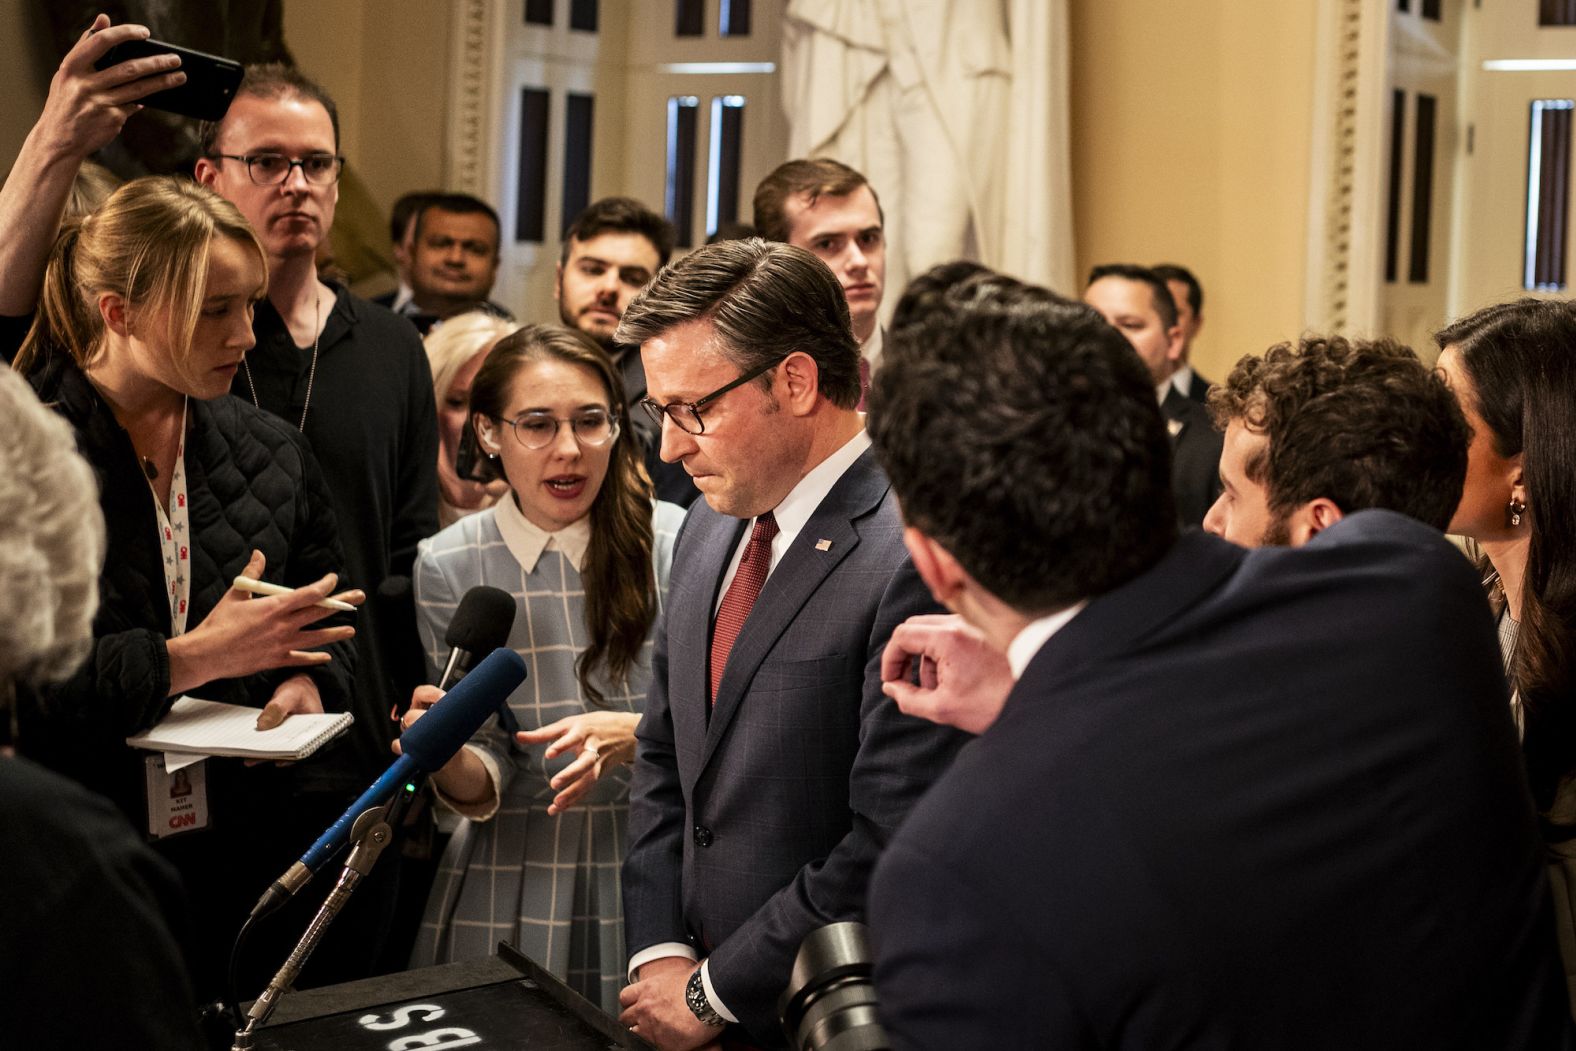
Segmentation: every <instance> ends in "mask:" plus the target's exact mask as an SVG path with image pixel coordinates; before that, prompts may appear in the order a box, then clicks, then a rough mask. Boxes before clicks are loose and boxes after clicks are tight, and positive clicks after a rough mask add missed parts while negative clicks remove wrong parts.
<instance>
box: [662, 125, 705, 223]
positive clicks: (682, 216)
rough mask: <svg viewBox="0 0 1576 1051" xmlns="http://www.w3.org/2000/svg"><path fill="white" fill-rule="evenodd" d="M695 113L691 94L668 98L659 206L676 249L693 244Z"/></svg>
mask: <svg viewBox="0 0 1576 1051" xmlns="http://www.w3.org/2000/svg"><path fill="white" fill-rule="evenodd" d="M699 112H700V100H699V99H697V98H696V97H695V96H693V95H676V96H674V97H673V98H670V99H668V178H667V192H666V193H665V194H664V195H663V203H664V204H665V205H666V208H667V213H668V221H669V222H671V223H672V224H673V226H674V228H675V231H676V232H677V234H678V238H677V240H678V245H679V247H680V248H689V247H692V246H693V245H694V243H695V234H694V231H695V118H696V115H697V114H698V113H699Z"/></svg>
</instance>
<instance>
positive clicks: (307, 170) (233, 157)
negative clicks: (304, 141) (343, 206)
mask: <svg viewBox="0 0 1576 1051" xmlns="http://www.w3.org/2000/svg"><path fill="white" fill-rule="evenodd" d="M208 159H209V160H213V161H240V162H242V163H243V164H245V165H246V174H247V175H249V176H250V177H251V179H252V183H253V184H254V185H256V186H278V185H279V184H280V183H282V182H284V181H285V180H286V179H288V178H290V169H291V168H300V169H301V174H302V175H303V176H305V177H306V181H307V182H309V183H311V184H312V185H313V186H332V185H334V183H336V182H338V181H339V173H340V172H341V171H343V170H344V167H345V158H343V157H336V156H335V155H334V154H332V153H309V154H307V155H306V156H305V157H286V156H285V155H284V154H282V153H247V154H235V153H214V154H209V156H208Z"/></svg>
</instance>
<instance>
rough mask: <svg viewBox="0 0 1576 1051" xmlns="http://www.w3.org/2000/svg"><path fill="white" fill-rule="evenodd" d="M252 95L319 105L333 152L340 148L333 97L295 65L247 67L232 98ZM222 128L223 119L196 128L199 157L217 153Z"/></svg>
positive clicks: (207, 121)
mask: <svg viewBox="0 0 1576 1051" xmlns="http://www.w3.org/2000/svg"><path fill="white" fill-rule="evenodd" d="M243 95H252V96H254V97H256V98H264V99H283V98H304V99H310V100H312V101H313V102H316V103H318V104H319V105H321V106H322V107H323V108H324V109H325V110H327V111H328V122H329V123H330V124H332V125H333V126H334V149H335V150H336V151H338V149H339V107H337V106H335V105H334V99H333V96H331V95H329V93H328V92H327V91H326V90H324V88H323V86H322V85H321V84H319V83H318V82H317V81H315V80H312V79H310V78H309V77H307V76H306V75H305V74H303V73H302V72H301V71H300V70H298V69H296V68H295V67H294V66H287V65H285V64H284V63H282V62H264V63H262V64H260V65H252V66H247V67H246V73H245V74H244V75H243V76H242V77H241V85H240V87H238V88H236V89H235V97H236V98H240V97H241V96H243ZM223 128H224V118H222V117H221V118H220V119H218V120H205V121H203V122H202V123H201V124H199V125H198V126H197V149H198V155H199V156H202V157H212V156H214V155H216V154H217V153H218V151H219V132H220V131H221V130H223Z"/></svg>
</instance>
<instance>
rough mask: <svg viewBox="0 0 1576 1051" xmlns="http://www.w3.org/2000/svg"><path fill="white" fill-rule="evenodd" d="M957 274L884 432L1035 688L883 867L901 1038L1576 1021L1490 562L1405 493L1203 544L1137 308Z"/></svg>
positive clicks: (893, 382)
mask: <svg viewBox="0 0 1576 1051" xmlns="http://www.w3.org/2000/svg"><path fill="white" fill-rule="evenodd" d="M948 295H949V298H947V299H945V300H944V301H942V303H941V304H940V305H939V306H938V305H937V304H936V303H931V304H930V305H929V307H928V308H927V310H925V311H921V312H919V314H918V316H917V317H916V316H912V315H910V314H908V313H906V312H905V310H904V308H903V307H901V306H900V307H899V311H898V316H897V318H895V319H894V326H893V331H892V343H891V344H890V345H889V348H888V353H889V355H891V357H890V358H889V367H888V368H886V369H883V370H882V371H881V372H880V373H878V374H877V376H876V381H875V385H874V387H873V389H872V392H871V401H872V409H871V426H872V431H873V437H874V440H875V446H876V450H877V452H878V454H879V456H880V458H881V460H882V462H883V464H884V465H885V466H886V468H887V470H888V472H889V473H890V476H891V478H892V481H893V487H894V488H895V489H896V490H897V492H898V495H899V498H900V500H901V502H902V506H903V512H904V515H905V518H906V520H907V523H908V526H909V529H908V533H907V539H908V544H909V548H910V551H911V552H912V554H913V557H914V562H915V565H916V567H917V569H918V571H919V573H920V575H921V576H922V577H923V578H924V579H925V581H926V582H927V583H928V584H929V585H930V587H931V589H932V591H933V592H935V594H936V596H937V597H938V598H939V599H940V600H941V601H943V602H944V603H946V604H947V605H948V606H950V607H952V608H953V609H955V610H957V611H959V612H961V613H962V614H963V615H964V616H965V617H967V618H968V619H969V620H970V621H971V622H973V623H974V624H975V625H976V626H977V627H978V628H980V630H981V631H982V632H983V633H984V634H985V636H986V637H987V638H988V639H990V640H991V641H992V642H993V643H994V644H995V645H996V646H998V647H1000V648H1002V649H1004V650H1005V651H1006V653H1007V655H1008V659H1009V661H1010V663H1011V665H1012V669H1013V672H1014V674H1015V675H1016V676H1017V680H1018V681H1017V685H1016V687H1015V689H1014V691H1013V693H1012V694H1011V696H1010V697H1009V698H1008V700H1007V703H1006V706H1005V707H1004V709H1003V710H1002V713H1001V715H1000V717H999V718H998V719H997V720H996V722H995V723H994V725H992V726H991V727H990V728H989V729H988V730H987V731H986V732H985V733H984V734H983V735H982V736H981V737H980V738H978V740H977V741H975V742H974V743H973V744H972V745H970V746H969V747H968V748H967V749H965V750H964V752H963V753H962V754H961V755H960V756H959V759H958V762H957V763H956V764H955V765H954V766H953V768H952V769H951V770H950V771H949V772H948V773H947V774H946V775H945V776H944V777H943V778H942V780H941V782H940V783H939V784H937V786H936V787H935V788H934V789H933V790H932V791H931V792H930V793H929V794H928V795H927V796H926V797H925V798H924V799H923V800H922V801H921V802H920V803H919V805H918V806H916V807H915V809H914V811H913V813H912V814H911V815H910V817H909V820H908V821H907V823H906V824H905V825H904V826H903V828H902V829H901V830H900V831H899V833H898V835H897V838H896V839H895V840H894V841H893V842H892V844H891V845H890V846H889V847H888V849H887V850H886V852H885V853H884V855H883V857H882V861H881V863H880V865H879V866H878V868H877V871H876V875H875V877H874V880H873V883H872V889H871V899H870V924H871V928H872V937H873V942H874V946H875V951H876V969H875V985H876V993H877V998H878V1002H879V1004H880V1010H881V1016H882V1019H883V1021H884V1023H885V1025H886V1027H887V1030H888V1034H889V1035H890V1037H891V1045H890V1046H892V1047H894V1048H898V1049H905V1051H906V1049H910V1048H948V1049H950V1048H959V1047H971V1048H972V1047H991V1048H996V1047H1013V1048H1031V1047H1034V1048H1038V1047H1045V1048H1057V1049H1064V1048H1133V1049H1139V1048H1154V1047H1171V1048H1225V1047H1242V1048H1248V1047H1253V1048H1261V1047H1262V1048H1277V1049H1292V1051H1296V1049H1302V1048H1307V1049H1314V1048H1320V1049H1323V1048H1335V1047H1339V1048H1358V1049H1364V1048H1373V1049H1379V1048H1394V1047H1427V1048H1460V1049H1463V1051H1466V1049H1477V1048H1490V1047H1492V1048H1512V1047H1514V1048H1565V1047H1570V1046H1572V1042H1573V1036H1572V1030H1571V1018H1570V1013H1569V1004H1568V1001H1567V998H1566V994H1565V990H1564V987H1563V982H1562V976H1561V972H1560V969H1559V963H1558V958H1557V954H1556V951H1555V944H1554V937H1553V932H1552V929H1551V927H1552V924H1551V922H1550V921H1551V918H1552V917H1551V915H1550V905H1549V902H1548V895H1547V888H1546V886H1545V883H1544V880H1543V876H1542V873H1541V871H1540V870H1541V858H1540V852H1539V844H1538V836H1537V830H1536V827H1535V823H1534V818H1533V814H1532V810H1531V806H1530V801H1529V799H1528V794H1527V788H1526V784H1525V780H1524V777H1523V774H1522V769H1521V768H1522V764H1521V761H1520V757H1519V754H1518V750H1517V745H1516V735H1515V730H1514V727H1513V726H1512V725H1511V721H1510V718H1509V711H1508V706H1507V703H1506V697H1505V687H1504V679H1503V675H1502V673H1501V670H1500V664H1499V652H1498V648H1497V646H1496V644H1495V639H1494V634H1493V629H1492V626H1491V624H1490V622H1489V617H1488V615H1487V610H1486V608H1485V606H1484V603H1483V602H1482V598H1481V593H1480V589H1479V588H1478V586H1477V581H1476V579H1475V576H1474V574H1473V573H1472V571H1471V569H1470V567H1469V566H1468V565H1467V563H1466V562H1465V561H1464V560H1463V559H1461V558H1460V556H1459V555H1458V554H1457V553H1456V552H1455V551H1454V550H1453V549H1452V548H1451V547H1450V546H1449V545H1448V544H1447V543H1446V542H1445V541H1444V539H1443V538H1442V537H1441V536H1440V535H1439V532H1438V530H1437V529H1433V528H1431V527H1429V526H1425V525H1423V524H1421V523H1418V522H1416V521H1414V520H1412V519H1409V518H1405V517H1403V516H1400V515H1396V514H1393V513H1391V512H1388V511H1363V512H1359V513H1357V514H1354V515H1352V516H1350V517H1348V518H1347V519H1346V520H1345V521H1342V522H1340V523H1338V524H1336V525H1334V526H1332V527H1331V528H1329V529H1327V530H1324V531H1323V532H1322V533H1320V534H1319V535H1318V536H1317V537H1315V538H1314V539H1313V540H1312V541H1311V542H1310V543H1308V544H1306V545H1304V546H1303V547H1301V548H1298V549H1288V548H1271V549H1263V550H1260V551H1255V552H1251V553H1250V552H1245V551H1243V550H1242V549H1240V548H1237V547H1235V546H1232V545H1228V544H1226V543H1224V542H1223V541H1220V540H1219V539H1217V538H1214V537H1210V536H1206V535H1203V534H1200V533H1197V532H1192V531H1189V532H1187V533H1186V534H1183V535H1182V536H1181V538H1180V539H1178V536H1177V532H1176V529H1175V527H1174V524H1173V522H1174V519H1173V515H1172V508H1171V501H1170V497H1169V494H1168V493H1167V490H1166V485H1165V472H1166V466H1165V465H1166V448H1165V446H1166V440H1165V432H1164V428H1163V425H1162V422H1161V421H1162V418H1161V416H1160V415H1159V413H1157V412H1156V409H1155V402H1154V400H1153V388H1152V386H1151V384H1150V377H1149V376H1148V375H1146V374H1145V372H1144V371H1143V370H1141V369H1140V368H1139V366H1138V363H1137V362H1136V361H1135V360H1134V359H1133V357H1132V356H1131V355H1130V354H1127V353H1126V349H1125V348H1124V347H1123V346H1122V345H1121V342H1120V341H1119V340H1117V339H1115V337H1114V334H1113V333H1112V332H1111V331H1110V329H1108V328H1106V327H1105V326H1103V325H1099V324H1098V323H1096V322H1095V321H1094V320H1093V319H1092V318H1090V317H1089V315H1088V314H1087V313H1086V312H1084V311H1082V310H1080V309H1078V308H1077V307H1074V306H1073V305H1071V304H1067V303H1065V302H1062V301H1059V300H1058V299H1057V298H1056V297H1055V296H1053V295H1052V294H1051V293H1048V292H1045V291H1043V290H1040V289H1034V288H1029V287H1027V286H1023V285H1021V284H1019V283H1017V282H1015V281H1012V280H1011V279H1009V278H1003V277H996V276H994V275H986V276H982V277H978V278H974V279H970V280H967V281H964V282H962V283H961V284H959V285H958V286H956V287H955V288H954V289H953V290H952V291H951V292H950V293H949V294H948ZM1003 421H1010V422H1011V425H1012V436H1013V440H1012V441H1010V442H1003V441H1002V428H1003ZM1048 552H1054V553H1055V557H1054V558H1051V557H1047V553H1048Z"/></svg>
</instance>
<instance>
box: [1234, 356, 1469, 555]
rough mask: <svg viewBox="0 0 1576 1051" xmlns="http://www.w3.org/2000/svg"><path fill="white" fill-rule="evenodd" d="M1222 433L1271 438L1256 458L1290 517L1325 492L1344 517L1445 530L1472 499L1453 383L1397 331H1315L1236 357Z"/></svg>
mask: <svg viewBox="0 0 1576 1051" xmlns="http://www.w3.org/2000/svg"><path fill="white" fill-rule="evenodd" d="M1209 411H1210V415H1211V416H1212V417H1214V421H1215V426H1216V427H1217V428H1219V429H1221V430H1225V429H1226V425H1227V424H1229V423H1230V422H1231V421H1232V420H1241V421H1242V423H1243V425H1244V426H1245V427H1247V428H1248V430H1250V431H1253V432H1254V433H1257V434H1263V435H1265V436H1266V437H1267V438H1268V439H1269V440H1268V442H1267V443H1266V446H1267V447H1266V449H1265V451H1264V453H1263V454H1262V455H1260V456H1256V457H1254V458H1253V459H1252V460H1251V461H1250V462H1249V463H1247V464H1246V465H1245V470H1246V473H1247V476H1248V477H1249V478H1250V479H1252V480H1253V481H1255V482H1261V483H1263V485H1264V487H1265V490H1266V492H1267V495H1268V504H1269V509H1270V511H1271V512H1272V513H1273V514H1274V515H1276V516H1278V517H1284V516H1285V515H1287V514H1288V513H1290V512H1291V511H1292V510H1293V509H1294V508H1296V507H1299V506H1301V505H1303V504H1305V503H1307V502H1308V501H1310V500H1315V499H1318V498H1320V497H1323V498H1324V499H1327V500H1330V501H1332V502H1334V504H1335V506H1336V507H1338V508H1340V509H1341V512H1342V513H1343V514H1353V513H1355V512H1357V511H1361V510H1364V509H1365V508H1370V507H1383V508H1388V509H1389V510H1391V511H1399V512H1400V513H1402V514H1405V515H1410V516H1412V517H1413V518H1416V519H1418V520H1419V521H1422V522H1426V523H1428V524H1429V525H1431V526H1433V527H1434V528H1435V529H1440V530H1443V529H1444V528H1445V527H1446V526H1448V525H1449V524H1450V516H1451V515H1452V514H1454V513H1455V510H1456V505H1457V504H1459V503H1460V502H1461V485H1462V482H1463V481H1464V480H1465V479H1466V473H1467V443H1468V442H1469V441H1470V440H1471V431H1470V430H1469V429H1468V427H1467V422H1466V419H1465V417H1463V416H1462V415H1461V408H1460V406H1459V405H1458V404H1457V403H1456V397H1455V395H1454V394H1453V393H1451V390H1450V387H1449V385H1448V384H1446V383H1445V381H1444V380H1443V379H1442V378H1441V377H1440V376H1439V374H1438V373H1436V372H1435V371H1434V370H1433V369H1431V368H1429V367H1427V366H1426V365H1424V364H1423V363H1422V362H1421V361H1419V360H1418V358H1417V355H1416V354H1414V353H1413V352H1412V350H1411V348H1409V347H1404V346H1402V345H1401V344H1399V343H1396V342H1395V341H1393V340H1389V339H1376V340H1347V339H1343V338H1341V337H1340V336H1327V337H1324V336H1311V335H1310V336H1304V337H1303V338H1302V339H1301V340H1299V341H1298V342H1297V343H1296V344H1291V343H1278V344H1276V345H1275V346H1273V347H1271V348H1269V349H1268V350H1266V351H1265V352H1264V354H1263V355H1262V356H1254V355H1248V356H1247V357H1244V358H1243V359H1242V360H1241V361H1239V362H1237V365H1236V367H1235V368H1233V369H1232V370H1231V375H1229V376H1227V377H1226V382H1225V383H1222V384H1218V385H1216V386H1215V387H1214V388H1212V389H1211V390H1210V393H1209Z"/></svg>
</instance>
